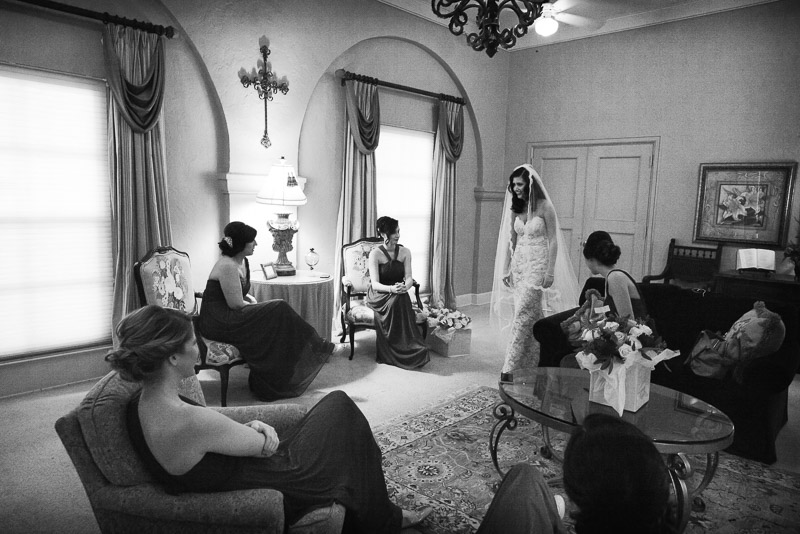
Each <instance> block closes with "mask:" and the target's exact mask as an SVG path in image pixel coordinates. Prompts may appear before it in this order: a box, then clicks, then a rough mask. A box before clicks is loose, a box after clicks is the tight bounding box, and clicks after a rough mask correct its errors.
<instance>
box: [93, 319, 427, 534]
mask: <svg viewBox="0 0 800 534" xmlns="http://www.w3.org/2000/svg"><path fill="white" fill-rule="evenodd" d="M116 333H117V338H118V343H117V347H116V349H114V350H112V351H111V352H109V354H108V355H107V356H106V360H108V361H109V362H110V363H111V366H112V367H114V368H115V369H117V370H119V371H120V374H121V376H122V377H123V378H125V379H126V380H138V381H141V382H142V389H141V390H140V392H139V393H137V394H136V395H135V396H134V397H133V398H132V399H131V401H130V404H129V405H128V409H127V425H128V432H129V434H130V436H131V441H132V442H133V446H134V449H135V450H136V452H137V454H138V455H139V456H140V458H141V459H142V462H143V463H144V465H145V467H146V468H147V469H148V470H149V471H150V472H151V473H152V474H153V476H154V477H155V478H156V479H157V480H159V481H160V482H161V483H162V484H163V485H164V486H165V487H166V489H167V491H170V492H173V493H183V492H200V493H202V492H219V491H231V490H237V489H253V488H272V489H276V490H278V491H280V492H281V493H283V497H284V514H285V516H286V520H287V524H292V523H294V522H295V521H296V520H297V519H299V518H300V517H301V516H302V515H303V514H304V513H305V512H307V511H308V510H310V509H313V508H316V507H320V506H326V505H329V504H330V503H332V502H334V501H335V502H338V503H340V504H342V505H343V506H344V507H345V509H346V515H345V529H346V530H347V531H348V532H375V533H397V532H399V531H400V529H401V528H406V527H409V526H413V525H415V524H418V523H419V522H420V521H422V520H423V519H424V518H425V517H427V515H428V514H430V512H431V509H430V508H428V509H423V510H422V511H420V512H412V511H407V510H401V509H400V508H399V507H398V506H396V505H395V504H393V503H392V502H391V501H390V500H389V496H388V492H387V489H386V482H385V480H384V477H383V470H382V466H381V451H380V448H379V447H378V445H377V443H376V442H375V439H374V438H373V434H372V430H371V429H370V427H369V423H368V422H367V420H366V418H365V417H364V414H362V413H361V411H360V410H359V409H358V407H357V406H356V405H355V403H354V402H353V401H352V400H351V399H350V397H348V396H347V395H346V394H345V393H344V392H341V391H334V392H332V393H329V394H328V395H327V396H325V397H324V398H323V399H322V400H320V401H319V402H318V403H317V404H316V405H315V406H314V407H313V408H312V409H311V410H310V411H309V412H308V413H307V414H306V416H305V417H304V418H303V419H302V420H301V421H300V422H299V423H297V425H296V426H295V427H294V428H292V429H291V430H290V431H289V433H288V434H287V435H286V436H284V438H283V440H282V441H279V439H278V435H277V433H276V432H275V429H274V428H272V427H271V426H269V425H267V424H266V423H263V422H261V421H258V420H255V421H250V422H248V423H246V424H240V423H238V422H236V421H234V420H232V419H229V418H228V417H226V416H225V415H223V414H221V413H219V412H217V411H215V410H212V409H210V408H206V407H204V406H199V405H197V404H195V403H191V402H189V401H188V400H187V399H184V398H183V397H180V396H179V395H178V387H179V384H180V382H181V381H182V380H183V379H184V378H187V377H190V376H193V375H194V364H195V360H196V358H197V344H196V342H195V337H194V329H193V327H192V322H191V317H190V316H189V315H187V314H185V313H183V312H180V311H178V310H172V309H168V308H161V307H159V306H154V305H149V306H145V307H144V308H140V309H138V310H136V311H134V312H132V313H131V314H129V315H128V316H127V317H125V318H124V319H123V320H122V321H121V322H120V323H119V325H118V326H117V330H116ZM322 443H326V444H328V445H329V446H321V444H322ZM176 444H180V446H176Z"/></svg>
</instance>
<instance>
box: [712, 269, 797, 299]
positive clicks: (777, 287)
mask: <svg viewBox="0 0 800 534" xmlns="http://www.w3.org/2000/svg"><path fill="white" fill-rule="evenodd" d="M714 293H721V294H724V295H732V296H734V297H749V298H752V299H754V300H766V301H770V300H772V301H778V302H791V303H794V304H800V283H798V282H795V281H794V276H791V275H788V274H775V273H750V272H741V273H740V272H739V271H723V272H720V273H716V274H715V275H714Z"/></svg>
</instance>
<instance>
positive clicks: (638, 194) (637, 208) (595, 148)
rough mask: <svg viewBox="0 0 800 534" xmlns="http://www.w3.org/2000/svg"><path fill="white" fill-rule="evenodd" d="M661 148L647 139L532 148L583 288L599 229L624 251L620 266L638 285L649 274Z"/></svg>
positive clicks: (653, 141) (535, 145)
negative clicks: (586, 251) (587, 245)
mask: <svg viewBox="0 0 800 534" xmlns="http://www.w3.org/2000/svg"><path fill="white" fill-rule="evenodd" d="M656 143H657V140H655V139H648V140H641V141H638V140H637V141H625V142H619V143H616V142H609V143H604V144H598V143H591V142H587V143H570V144H563V143H559V144H557V145H554V144H552V143H550V144H531V145H529V154H528V156H529V161H530V162H531V164H532V165H533V167H534V168H535V169H536V170H537V171H539V173H540V175H541V177H542V181H543V182H544V184H545V186H546V187H547V191H548V193H549V194H550V197H551V198H552V200H553V204H554V206H555V209H556V213H557V214H558V218H559V222H560V224H561V228H562V231H563V233H564V240H565V244H566V246H567V248H568V249H569V251H568V253H569V257H570V259H571V260H572V265H573V267H575V273H576V274H577V275H578V279H579V281H580V282H581V283H582V282H583V281H584V280H585V279H586V278H587V277H589V276H590V275H591V273H590V272H589V270H588V268H587V267H586V264H585V262H584V260H583V242H584V241H585V240H586V238H587V237H588V236H589V234H591V233H592V232H594V231H595V230H605V231H606V232H608V233H609V234H611V237H612V239H613V240H614V243H616V244H617V245H619V247H620V248H621V249H622V256H621V257H620V259H619V262H618V263H617V266H618V267H621V268H623V269H625V270H627V271H628V272H630V273H631V274H632V275H633V277H634V278H636V279H637V280H641V278H642V276H643V275H644V274H646V272H647V267H646V263H647V262H648V261H649V254H650V245H649V243H648V239H647V236H648V230H649V224H650V220H651V211H652V210H651V199H652V198H653V195H654V192H655V183H654V182H655V176H654V173H653V168H654V160H655V154H656V153H657V147H656ZM559 253H563V251H559Z"/></svg>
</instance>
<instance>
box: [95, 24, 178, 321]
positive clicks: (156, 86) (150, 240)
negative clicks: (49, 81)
mask: <svg viewBox="0 0 800 534" xmlns="http://www.w3.org/2000/svg"><path fill="white" fill-rule="evenodd" d="M103 51H104V56H105V69H106V77H107V79H108V85H109V89H110V93H111V97H112V98H110V99H109V100H110V101H109V106H108V144H109V165H110V174H111V216H112V252H113V261H114V298H113V310H112V321H113V323H112V324H113V325H116V324H117V323H118V322H119V320H120V319H121V318H122V317H123V316H124V315H125V314H126V313H128V312H129V311H131V310H133V309H135V308H136V307H137V306H138V305H139V303H138V298H137V296H136V288H135V283H134V280H133V264H134V263H135V262H136V261H137V260H139V259H140V258H141V257H142V256H144V255H145V254H146V253H147V252H148V251H149V250H150V249H152V248H154V247H156V246H160V245H162V246H163V245H169V244H170V243H171V241H172V230H171V227H170V220H169V209H168V202H167V176H166V164H165V159H164V153H165V150H164V131H163V130H164V128H163V122H164V121H163V116H162V113H161V108H162V103H163V100H164V77H165V73H164V68H165V67H164V42H163V37H161V36H157V35H154V34H150V33H146V32H143V31H140V30H136V29H133V28H128V27H124V26H118V25H115V24H106V25H105V29H104V30H103Z"/></svg>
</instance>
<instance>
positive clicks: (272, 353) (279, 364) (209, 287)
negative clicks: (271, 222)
mask: <svg viewBox="0 0 800 534" xmlns="http://www.w3.org/2000/svg"><path fill="white" fill-rule="evenodd" d="M256 234H257V231H256V229H255V228H253V227H252V226H248V225H246V224H245V223H243V222H239V221H234V222H232V223H229V224H228V225H227V226H226V227H225V237H223V238H222V240H221V241H220V242H219V243H218V245H219V249H220V251H222V255H221V256H220V258H219V260H217V263H216V264H214V267H213V268H212V269H211V274H209V275H208V282H207V284H206V289H205V291H204V292H203V307H202V308H201V309H200V324H199V326H200V332H202V334H203V336H205V337H209V338H212V339H215V340H217V341H222V342H225V343H231V344H233V345H235V346H236V347H237V348H238V349H239V352H240V353H241V355H242V358H244V359H245V361H246V362H247V363H248V365H249V367H250V377H249V384H250V390H251V391H252V392H253V393H254V394H255V395H256V396H257V397H258V398H259V399H261V400H265V401H272V400H276V399H282V398H286V397H297V396H299V395H302V394H303V392H304V391H305V390H306V388H307V387H308V385H309V384H310V383H311V381H312V380H314V377H316V376H317V373H319V370H320V369H321V368H322V366H323V365H324V364H325V362H326V361H328V358H329V357H330V355H331V353H332V352H333V351H334V349H335V348H336V346H335V345H334V344H333V343H331V342H330V341H329V340H326V339H322V338H321V337H320V336H319V334H318V333H317V331H316V330H314V327H313V326H311V325H310V324H308V323H307V322H306V321H305V320H304V319H303V318H302V317H300V315H298V314H297V312H295V311H294V310H293V309H292V307H291V306H290V305H289V304H288V303H287V302H286V301H284V300H270V301H267V302H255V299H254V298H253V297H252V296H250V295H248V294H247V293H248V291H250V264H249V262H248V261H247V256H251V255H252V254H253V251H254V250H255V247H256V245H257V244H258V243H256ZM343 349H344V347H342V349H341V350H343Z"/></svg>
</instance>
